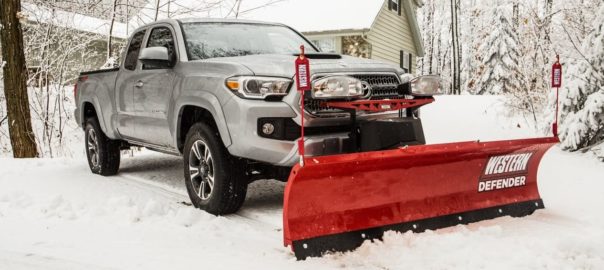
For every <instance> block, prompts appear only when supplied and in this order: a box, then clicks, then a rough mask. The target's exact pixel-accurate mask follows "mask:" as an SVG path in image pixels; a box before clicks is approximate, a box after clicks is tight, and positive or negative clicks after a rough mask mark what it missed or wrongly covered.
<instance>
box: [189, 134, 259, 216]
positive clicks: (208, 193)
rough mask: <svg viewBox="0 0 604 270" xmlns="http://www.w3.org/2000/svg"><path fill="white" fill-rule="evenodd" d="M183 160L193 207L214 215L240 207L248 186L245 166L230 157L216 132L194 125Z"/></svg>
mask: <svg viewBox="0 0 604 270" xmlns="http://www.w3.org/2000/svg"><path fill="white" fill-rule="evenodd" d="M183 159H184V171H185V182H186V186H187V192H188V193H189V197H190V198H191V202H192V203H193V205H194V206H195V207H197V208H200V209H202V210H205V211H207V212H209V213H211V214H214V215H225V214H230V213H234V212H236V211H237V210H239V208H241V205H243V201H244V200H245V195H246V192H247V183H248V181H247V177H246V175H245V170H244V166H243V164H242V162H241V161H239V160H238V159H236V158H235V157H232V156H231V155H230V154H229V152H228V151H227V149H226V148H225V147H224V145H223V144H222V141H220V137H219V136H218V134H217V132H216V131H215V130H213V129H212V128H211V127H209V126H208V125H206V124H204V123H197V124H195V125H193V126H192V127H191V129H190V130H189V132H188V133H187V138H186V141H185V146H184V153H183Z"/></svg>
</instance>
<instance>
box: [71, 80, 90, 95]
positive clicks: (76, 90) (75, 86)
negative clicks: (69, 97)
mask: <svg viewBox="0 0 604 270" xmlns="http://www.w3.org/2000/svg"><path fill="white" fill-rule="evenodd" d="M86 80H88V76H80V77H79V78H78V81H77V82H76V83H75V85H74V86H73V99H74V100H77V99H78V84H79V83H81V82H85V81H86Z"/></svg>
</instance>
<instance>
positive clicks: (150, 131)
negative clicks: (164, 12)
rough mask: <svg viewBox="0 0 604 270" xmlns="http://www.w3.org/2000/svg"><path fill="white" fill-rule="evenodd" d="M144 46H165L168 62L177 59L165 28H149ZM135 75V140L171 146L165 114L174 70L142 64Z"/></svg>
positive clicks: (170, 32)
mask: <svg viewBox="0 0 604 270" xmlns="http://www.w3.org/2000/svg"><path fill="white" fill-rule="evenodd" d="M145 47H166V48H168V53H169V55H170V59H174V60H176V59H178V55H177V54H178V52H177V51H176V46H175V43H174V34H173V30H172V28H171V27H170V26H168V25H165V26H156V27H154V28H153V29H151V32H150V33H149V36H148V39H147V42H146V45H145ZM139 62H140V61H139ZM138 73H139V74H138V76H137V80H136V82H135V89H134V106H135V108H136V118H137V130H136V135H137V138H139V139H140V140H142V141H143V142H145V143H150V144H155V145H160V146H166V147H173V142H174V141H173V139H172V135H171V133H170V126H169V124H168V111H169V109H170V104H172V102H171V98H172V91H173V89H174V81H175V78H176V76H175V73H174V70H173V68H171V67H165V66H155V65H150V64H142V66H141V69H140V70H139V71H138Z"/></svg>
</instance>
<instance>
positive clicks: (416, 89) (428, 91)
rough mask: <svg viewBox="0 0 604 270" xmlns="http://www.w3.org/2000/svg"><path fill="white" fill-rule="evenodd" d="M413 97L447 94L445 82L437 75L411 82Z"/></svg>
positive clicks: (415, 79)
mask: <svg viewBox="0 0 604 270" xmlns="http://www.w3.org/2000/svg"><path fill="white" fill-rule="evenodd" d="M409 84H410V86H411V95H412V96H435V95H442V94H444V93H445V87H444V81H443V80H442V79H441V78H440V77H439V76H436V75H425V76H419V77H417V78H414V79H412V80H411V81H409Z"/></svg>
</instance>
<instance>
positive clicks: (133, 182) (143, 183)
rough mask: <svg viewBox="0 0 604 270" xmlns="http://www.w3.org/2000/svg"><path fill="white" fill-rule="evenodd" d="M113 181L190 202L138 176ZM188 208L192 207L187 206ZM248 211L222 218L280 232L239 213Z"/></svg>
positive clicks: (178, 192) (181, 192) (180, 193)
mask: <svg viewBox="0 0 604 270" xmlns="http://www.w3.org/2000/svg"><path fill="white" fill-rule="evenodd" d="M114 179H115V180H118V181H119V182H120V183H121V184H123V185H130V186H136V188H140V189H144V190H145V191H148V192H151V193H153V194H157V195H159V196H162V197H164V198H166V199H169V200H173V201H174V202H175V203H178V204H183V203H188V202H189V201H190V200H189V197H188V194H187V193H186V192H185V191H184V190H177V189H174V188H170V187H167V186H164V185H161V184H159V183H157V182H154V181H150V180H147V179H144V178H141V177H138V176H134V175H130V174H124V173H121V174H119V175H118V176H117V177H114ZM188 207H193V206H188ZM244 207H245V205H244ZM199 211H202V210H199ZM250 211H251V212H252V214H253V213H254V211H253V210H252V209H246V211H240V212H239V213H235V214H231V215H228V216H224V217H225V218H226V219H230V220H240V221H244V222H247V223H250V224H255V225H257V226H254V227H255V228H263V229H265V230H266V231H281V227H278V228H275V224H273V223H271V222H268V221H265V220H262V219H257V218H254V217H251V216H250V215H248V214H243V213H241V212H250Z"/></svg>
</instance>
